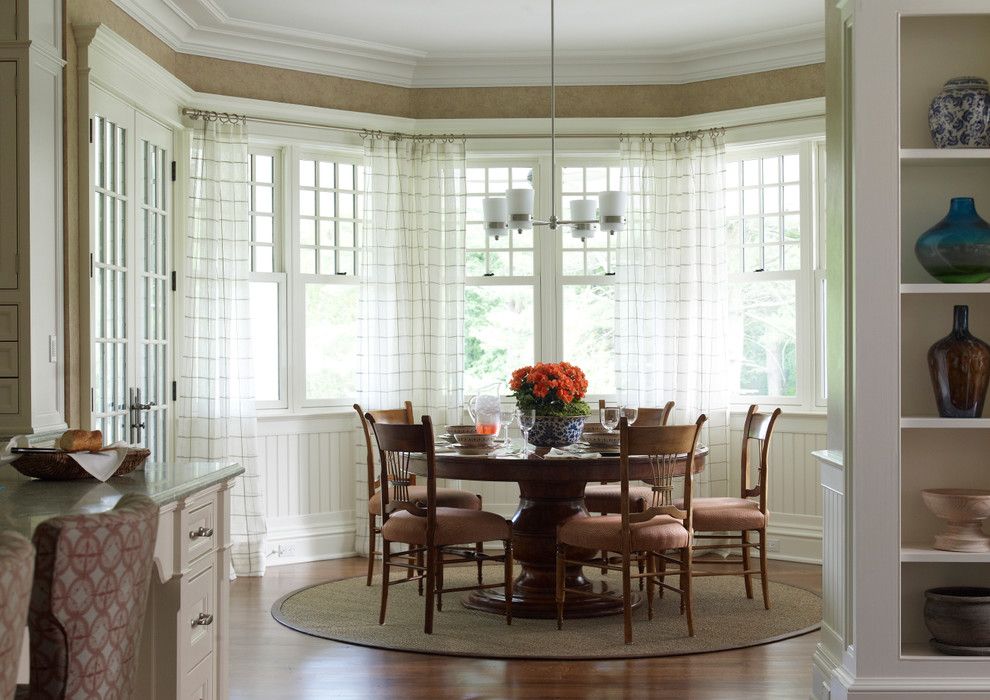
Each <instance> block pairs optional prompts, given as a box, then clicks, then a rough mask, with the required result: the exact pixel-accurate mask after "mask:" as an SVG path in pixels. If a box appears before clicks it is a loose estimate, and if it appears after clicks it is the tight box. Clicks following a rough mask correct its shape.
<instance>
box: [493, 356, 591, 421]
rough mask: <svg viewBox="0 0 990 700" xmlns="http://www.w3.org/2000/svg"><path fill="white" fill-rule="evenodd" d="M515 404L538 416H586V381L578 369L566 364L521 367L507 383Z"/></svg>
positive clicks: (553, 363)
mask: <svg viewBox="0 0 990 700" xmlns="http://www.w3.org/2000/svg"><path fill="white" fill-rule="evenodd" d="M509 388H510V389H512V395H513V396H514V397H515V398H516V404H517V405H518V406H519V408H521V409H523V410H529V409H536V415H538V416H586V415H588V414H590V413H591V408H590V407H589V406H588V404H587V403H585V402H584V401H583V400H582V399H583V398H584V395H585V394H586V393H587V391H588V379H587V377H585V376H584V372H582V371H581V368H580V367H575V366H574V365H572V364H570V363H567V362H539V363H537V364H535V365H533V366H531V367H529V366H527V367H520V368H519V369H517V370H516V371H515V372H513V373H512V381H510V382H509Z"/></svg>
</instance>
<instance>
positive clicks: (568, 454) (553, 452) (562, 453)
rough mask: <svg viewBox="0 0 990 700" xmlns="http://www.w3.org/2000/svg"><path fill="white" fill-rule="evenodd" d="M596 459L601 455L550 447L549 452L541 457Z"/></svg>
mask: <svg viewBox="0 0 990 700" xmlns="http://www.w3.org/2000/svg"><path fill="white" fill-rule="evenodd" d="M575 457H577V458H578V459H598V458H599V457H601V454H599V453H598V452H578V451H577V450H558V449H557V448H556V447H551V448H550V451H549V452H547V453H546V454H545V455H543V459H564V458H567V459H574V458H575Z"/></svg>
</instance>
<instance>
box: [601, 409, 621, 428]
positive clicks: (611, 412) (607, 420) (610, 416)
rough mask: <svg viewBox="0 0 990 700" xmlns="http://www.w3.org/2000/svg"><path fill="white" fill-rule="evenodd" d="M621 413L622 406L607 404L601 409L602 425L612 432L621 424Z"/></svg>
mask: <svg viewBox="0 0 990 700" xmlns="http://www.w3.org/2000/svg"><path fill="white" fill-rule="evenodd" d="M621 415H622V407H621V406H606V407H605V408H603V409H602V410H601V420H602V427H603V428H605V430H606V431H608V432H610V433H611V432H612V431H614V430H615V428H616V426H618V425H619V417H620V416H621Z"/></svg>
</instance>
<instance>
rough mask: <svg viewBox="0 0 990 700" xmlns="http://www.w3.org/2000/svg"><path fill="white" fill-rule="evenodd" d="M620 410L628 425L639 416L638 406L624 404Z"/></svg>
mask: <svg viewBox="0 0 990 700" xmlns="http://www.w3.org/2000/svg"><path fill="white" fill-rule="evenodd" d="M622 412H623V414H625V416H626V421H627V422H628V423H629V425H632V424H633V423H635V422H636V419H637V418H639V409H638V408H632V407H630V406H626V407H625V408H623V409H622Z"/></svg>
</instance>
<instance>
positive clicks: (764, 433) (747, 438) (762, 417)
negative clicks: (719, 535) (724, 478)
mask: <svg viewBox="0 0 990 700" xmlns="http://www.w3.org/2000/svg"><path fill="white" fill-rule="evenodd" d="M759 409H760V407H759V406H757V405H756V404H753V405H752V406H750V407H749V410H748V411H747V412H746V422H745V423H744V424H743V440H742V458H741V460H740V479H739V484H740V488H741V490H742V498H752V497H753V496H759V497H760V510H761V511H762V512H764V513H766V512H767V496H768V494H767V491H768V488H767V484H768V481H767V478H768V472H769V470H770V438H771V437H773V429H774V426H775V425H776V423H777V418H778V417H780V409H779V408H777V409H774V411H773V413H758V411H759ZM754 442H755V443H756V444H757V445H758V454H759V463H758V464H757V466H756V468H757V471H758V474H757V480H756V485H755V486H753V487H750V485H749V484H750V460H751V447H752V445H753V443H754Z"/></svg>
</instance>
